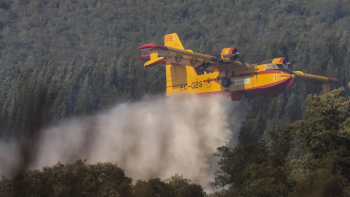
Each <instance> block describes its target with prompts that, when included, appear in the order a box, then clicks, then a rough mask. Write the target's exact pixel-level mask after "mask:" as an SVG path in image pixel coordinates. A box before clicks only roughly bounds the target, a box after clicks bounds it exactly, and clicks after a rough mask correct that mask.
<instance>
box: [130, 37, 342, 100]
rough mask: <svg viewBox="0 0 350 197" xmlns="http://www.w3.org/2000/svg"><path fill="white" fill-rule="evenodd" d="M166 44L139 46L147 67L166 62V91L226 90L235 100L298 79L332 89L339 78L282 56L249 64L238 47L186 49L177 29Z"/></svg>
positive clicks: (284, 86)
mask: <svg viewBox="0 0 350 197" xmlns="http://www.w3.org/2000/svg"><path fill="white" fill-rule="evenodd" d="M164 43H165V44H164V45H160V44H155V43H148V44H145V45H142V46H140V47H138V48H137V49H136V50H137V51H141V52H143V53H144V55H141V56H140V57H139V58H137V59H138V60H141V61H145V64H144V67H146V68H149V67H154V66H158V65H160V64H164V65H166V83H167V84H166V94H167V95H172V94H178V93H182V94H193V93H195V94H199V93H226V94H230V95H231V99H232V100H233V101H238V100H241V99H242V98H244V97H255V96H260V95H266V94H272V93H278V92H282V91H284V90H287V89H288V88H290V87H291V86H292V85H293V84H294V82H301V83H309V84H315V85H323V92H324V93H326V92H329V91H330V86H331V85H330V84H332V83H338V80H337V79H335V78H330V77H323V76H318V75H311V74H306V73H303V72H301V71H291V70H290V69H289V67H290V65H291V63H290V62H288V61H287V59H286V58H284V57H280V58H275V59H273V60H269V61H264V62H263V63H262V64H253V65H252V64H249V63H248V64H247V63H245V62H244V60H243V58H242V57H241V56H240V54H239V52H238V51H237V48H233V47H232V48H224V49H222V50H221V52H219V53H217V54H215V55H207V54H201V53H196V52H193V51H192V50H189V49H187V50H185V49H184V47H183V45H182V43H181V41H180V39H179V37H178V35H177V34H176V33H173V34H169V35H166V36H164Z"/></svg>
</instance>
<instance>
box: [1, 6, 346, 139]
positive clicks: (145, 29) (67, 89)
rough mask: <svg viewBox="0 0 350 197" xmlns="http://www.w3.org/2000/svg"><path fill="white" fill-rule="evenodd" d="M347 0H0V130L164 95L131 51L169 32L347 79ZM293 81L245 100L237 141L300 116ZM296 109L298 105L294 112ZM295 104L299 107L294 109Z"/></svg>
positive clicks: (203, 48)
mask: <svg viewBox="0 0 350 197" xmlns="http://www.w3.org/2000/svg"><path fill="white" fill-rule="evenodd" d="M349 3H350V2H349V1H348V0H339V1H330V0H326V1H321V2H320V1H316V0H311V1H307V2H305V1H302V0H296V1H287V0H281V1H280V0H279V1H272V0H263V1H252V0H248V1H247V0H236V1H229V0H223V1H210V0H193V1H191V2H184V1H181V0H175V1H169V0H167V1H162V2H161V3H160V2H159V1H143V0H137V1H126V0H125V1H123V0H120V1H110V0H94V1H92V0H89V1H65V0H53V1H48V0H34V1H24V0H19V1H10V0H2V1H0V65H1V70H0V109H1V115H0V123H1V124H0V131H1V133H0V134H1V136H3V137H6V136H13V135H15V136H19V135H20V134H21V133H26V132H29V131H28V130H36V129H39V128H41V127H42V126H44V125H47V124H49V123H50V122H54V121H58V120H62V119H66V118H67V117H70V116H73V115H74V116H75V115H82V114H89V113H92V112H95V111H97V110H99V109H101V108H104V107H106V106H109V105H111V104H113V103H115V102H122V101H127V100H137V99H139V98H141V97H142V96H143V95H145V94H157V93H163V92H164V91H165V69H164V67H156V68H153V69H144V68H143V67H142V63H141V62H136V61H135V58H136V57H137V56H138V55H139V54H137V53H135V51H134V49H135V48H136V47H138V46H140V45H142V44H144V43H147V42H156V43H163V40H162V39H163V36H164V35H165V34H168V33H172V32H177V33H178V34H179V36H180V38H181V39H182V41H183V43H184V45H185V47H186V48H191V49H193V50H194V51H200V52H203V53H210V52H211V51H214V50H219V49H221V48H223V47H227V46H232V45H234V46H237V47H238V48H239V49H240V51H241V52H242V53H243V54H244V55H243V56H244V58H245V59H246V61H247V62H253V63H256V62H261V61H263V60H265V59H269V58H272V57H277V56H278V53H277V50H276V49H277V48H279V49H281V50H282V52H283V53H284V54H286V55H287V57H289V58H290V59H300V60H301V62H300V63H298V64H295V65H294V68H293V70H301V71H303V72H307V73H312V74H319V75H325V76H331V77H335V78H338V79H339V81H340V84H339V85H338V87H339V86H344V87H345V86H346V84H347V83H348V82H349V78H348V76H349V72H350V68H349V62H350V55H349V54H350V53H349V52H348V48H349V30H350V27H349V25H350V6H349ZM320 91H321V87H314V86H309V85H294V86H293V87H292V88H291V89H290V90H288V91H286V92H284V93H282V94H277V95H269V96H263V97H258V98H256V99H254V101H253V102H252V104H251V110H250V113H249V115H248V117H247V122H246V123H245V124H244V127H243V128H242V132H241V135H240V140H241V142H255V141H257V140H258V139H259V138H260V137H261V135H262V134H263V132H264V131H265V129H266V128H268V129H272V130H274V129H276V128H278V127H279V126H280V125H281V124H282V123H284V122H293V121H294V120H297V119H300V118H301V117H302V115H303V113H304V112H303V111H304V110H305V107H306V104H305V98H306V95H307V94H309V93H320ZM297 109H298V110H297ZM299 109H300V110H299Z"/></svg>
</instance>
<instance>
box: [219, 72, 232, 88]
mask: <svg viewBox="0 0 350 197" xmlns="http://www.w3.org/2000/svg"><path fill="white" fill-rule="evenodd" d="M221 84H222V87H224V88H228V87H230V85H231V80H230V76H229V71H226V76H225V78H223V79H222V83H221Z"/></svg>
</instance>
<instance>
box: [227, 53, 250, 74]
mask: <svg viewBox="0 0 350 197" xmlns="http://www.w3.org/2000/svg"><path fill="white" fill-rule="evenodd" d="M229 57H238V59H239V61H240V62H241V64H242V65H243V66H244V68H245V69H246V70H248V67H247V65H246V63H245V61H244V59H243V58H242V57H241V56H240V53H238V52H236V53H232V54H228V55H224V58H229ZM248 64H249V63H248ZM249 65H250V66H251V67H253V66H252V65H251V64H249Z"/></svg>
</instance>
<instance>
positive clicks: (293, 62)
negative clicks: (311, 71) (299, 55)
mask: <svg viewBox="0 0 350 197" xmlns="http://www.w3.org/2000/svg"><path fill="white" fill-rule="evenodd" d="M277 51H278V53H279V54H280V56H281V57H284V58H285V61H286V66H287V67H288V68H289V69H290V70H292V69H293V64H295V63H299V62H301V61H300V60H292V61H288V58H287V57H285V56H284V55H283V53H282V52H281V50H280V49H277Z"/></svg>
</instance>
